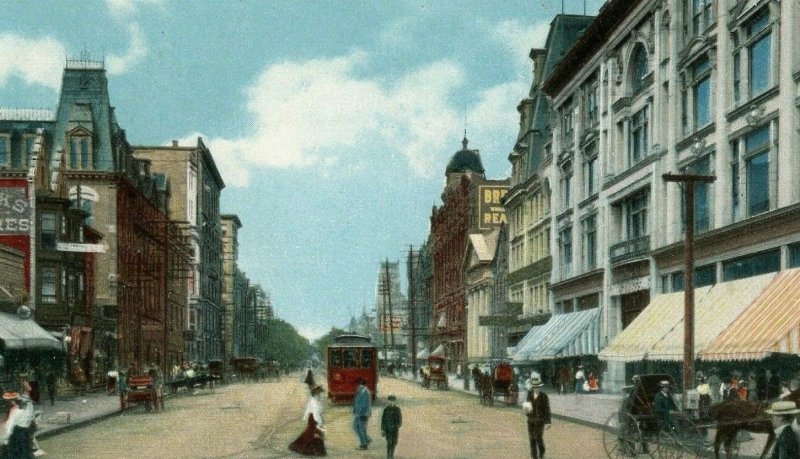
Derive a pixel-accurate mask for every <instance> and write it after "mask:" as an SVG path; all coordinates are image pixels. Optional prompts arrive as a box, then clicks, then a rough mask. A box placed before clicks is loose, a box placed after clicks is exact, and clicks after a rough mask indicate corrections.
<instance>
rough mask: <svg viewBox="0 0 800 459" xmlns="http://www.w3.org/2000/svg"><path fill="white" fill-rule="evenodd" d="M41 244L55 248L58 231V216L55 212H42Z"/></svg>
mask: <svg viewBox="0 0 800 459" xmlns="http://www.w3.org/2000/svg"><path fill="white" fill-rule="evenodd" d="M41 222H42V223H41V225H42V227H41V236H40V237H41V246H42V248H45V249H55V248H56V240H57V231H58V229H59V228H58V222H57V216H56V214H55V213H53V212H42V217H41Z"/></svg>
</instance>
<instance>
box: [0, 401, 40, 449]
mask: <svg viewBox="0 0 800 459" xmlns="http://www.w3.org/2000/svg"><path fill="white" fill-rule="evenodd" d="M3 399H5V400H13V403H12V405H11V408H10V409H9V411H8V417H7V418H6V420H5V421H4V422H3V424H2V426H0V436H1V437H2V438H1V440H2V441H0V443H2V444H3V445H5V446H4V448H3V452H2V454H0V458H2V459H20V458H23V459H28V458H33V457H34V456H33V451H32V449H31V438H32V435H31V424H32V423H33V419H34V417H35V415H34V412H33V401H32V400H30V398H28V397H26V396H22V395H20V394H18V393H16V392H6V393H4V394H3Z"/></svg>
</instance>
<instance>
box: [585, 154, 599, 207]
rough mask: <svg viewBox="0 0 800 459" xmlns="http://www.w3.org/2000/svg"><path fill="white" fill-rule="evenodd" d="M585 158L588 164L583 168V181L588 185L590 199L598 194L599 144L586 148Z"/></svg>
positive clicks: (587, 194) (587, 195)
mask: <svg viewBox="0 0 800 459" xmlns="http://www.w3.org/2000/svg"><path fill="white" fill-rule="evenodd" d="M584 157H585V158H586V162H585V163H584V166H583V167H584V173H583V180H584V183H586V197H589V196H592V195H593V194H595V193H597V142H592V143H591V144H589V146H588V147H586V152H585V153H584Z"/></svg>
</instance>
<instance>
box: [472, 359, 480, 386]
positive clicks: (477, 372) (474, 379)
mask: <svg viewBox="0 0 800 459" xmlns="http://www.w3.org/2000/svg"><path fill="white" fill-rule="evenodd" d="M472 382H474V383H475V390H478V388H479V387H481V386H480V383H481V370H480V369H479V368H478V364H477V363H476V364H475V366H473V367H472Z"/></svg>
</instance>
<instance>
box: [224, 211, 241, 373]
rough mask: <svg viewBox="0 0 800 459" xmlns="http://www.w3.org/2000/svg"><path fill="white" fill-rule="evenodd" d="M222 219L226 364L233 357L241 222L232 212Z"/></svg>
mask: <svg viewBox="0 0 800 459" xmlns="http://www.w3.org/2000/svg"><path fill="white" fill-rule="evenodd" d="M220 219H221V221H222V305H223V315H222V317H223V319H222V327H223V329H222V343H223V346H222V361H223V362H224V363H223V364H224V365H227V364H228V362H229V361H230V359H231V357H233V321H234V312H233V311H234V308H235V305H236V299H237V298H236V295H235V292H234V291H235V289H236V273H237V270H238V267H237V260H238V258H239V229H240V228H241V227H242V222H241V220H239V217H238V216H236V215H233V214H226V215H222V216H221V217H220Z"/></svg>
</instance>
